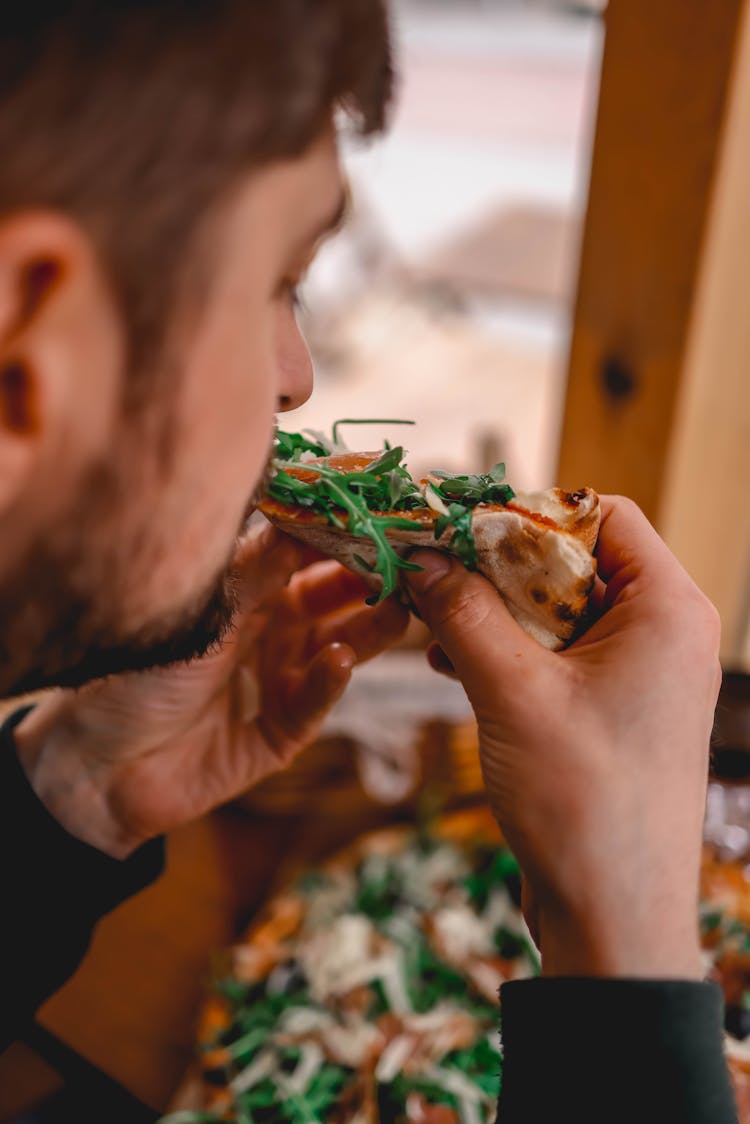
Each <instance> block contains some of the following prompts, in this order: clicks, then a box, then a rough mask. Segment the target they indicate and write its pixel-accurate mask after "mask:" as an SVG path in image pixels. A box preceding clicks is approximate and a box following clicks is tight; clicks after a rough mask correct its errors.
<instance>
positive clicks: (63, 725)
mask: <svg viewBox="0 0 750 1124" xmlns="http://www.w3.org/2000/svg"><path fill="white" fill-rule="evenodd" d="M82 741H83V734H82V732H81V731H80V729H78V727H77V724H76V723H75V721H74V719H73V717H72V715H71V713H70V710H69V708H68V707H67V706H66V705H65V702H64V700H63V698H62V697H57V696H54V695H53V696H50V697H49V698H47V699H44V700H42V702H41V703H40V704H39V705H38V706H37V707H35V708H34V710H32V711H30V712H29V714H27V715H26V717H25V718H24V719H23V720H22V721H21V722H20V724H19V725H18V726H17V727H16V729H15V747H16V754H17V756H18V760H19V762H20V765H21V768H22V769H23V771H24V773H25V775H26V778H27V780H28V782H29V784H30V786H31V788H32V789H33V791H34V793H35V795H36V796H37V798H38V799H39V800H40V801H41V803H42V804H44V806H45V808H46V809H47V811H48V812H49V813H50V815H51V816H52V817H53V818H54V819H56V820H57V822H58V823H59V824H60V826H61V827H62V828H64V829H65V831H67V832H68V834H69V835H72V836H73V837H74V838H76V839H78V840H80V841H81V842H82V843H86V844H88V845H89V846H91V847H95V848H96V849H97V850H99V851H102V852H104V854H106V855H109V856H110V857H111V858H115V859H125V858H127V857H128V855H130V854H131V853H132V852H133V851H134V850H135V849H136V848H137V847H138V846H139V845H140V844H141V843H143V842H144V840H143V839H136V838H133V837H132V836H131V835H130V834H129V833H128V832H126V831H124V830H123V828H122V826H121V825H120V824H119V823H118V822H117V820H116V818H115V817H114V816H113V814H112V810H111V806H110V802H109V799H108V792H109V788H110V786H109V784H108V779H109V778H108V775H107V771H106V770H105V769H103V768H99V769H92V768H91V767H90V765H89V763H88V761H87V758H86V755H85V751H84V749H85V747H84V746H83V744H82Z"/></svg>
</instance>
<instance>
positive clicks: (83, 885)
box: [0, 708, 737, 1124]
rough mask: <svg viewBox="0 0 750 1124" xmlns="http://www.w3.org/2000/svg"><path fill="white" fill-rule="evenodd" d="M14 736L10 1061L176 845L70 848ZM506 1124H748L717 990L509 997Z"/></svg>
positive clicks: (6, 954)
mask: <svg viewBox="0 0 750 1124" xmlns="http://www.w3.org/2000/svg"><path fill="white" fill-rule="evenodd" d="M26 713H28V708H26V709H24V710H20V711H17V712H16V713H15V714H14V715H12V716H11V717H10V718H9V719H7V720H6V722H5V723H4V725H3V726H2V727H1V728H0V845H1V847H2V851H1V853H2V856H3V859H2V873H0V887H1V889H2V897H1V898H0V900H1V901H2V905H3V909H2V920H1V921H0V934H2V935H1V936H0V1050H2V1049H3V1048H4V1047H5V1046H6V1045H8V1043H9V1042H11V1041H13V1039H14V1038H16V1037H18V1036H19V1035H20V1034H22V1033H23V1031H24V1029H25V1027H26V1025H27V1024H28V1023H29V1021H30V1020H31V1019H32V1018H33V1015H34V1013H35V1011H36V1009H37V1008H38V1007H39V1005H40V1004H41V1003H42V1002H43V1001H44V1000H45V999H46V998H47V997H48V996H49V995H51V994H52V993H53V992H54V991H56V990H57V988H59V987H60V986H61V985H62V984H63V983H64V982H65V981H66V980H67V979H68V978H69V977H70V976H71V975H72V974H73V972H74V971H75V970H76V968H77V967H78V965H79V963H80V961H81V959H82V958H83V956H84V954H85V952H86V949H87V948H88V945H89V942H90V939H91V934H92V932H93V930H94V927H95V925H96V923H97V921H98V920H99V918H100V917H103V916H104V914H106V913H108V912H109V911H110V910H112V909H114V908H115V906H117V905H118V904H119V903H120V902H122V901H124V900H125V899H126V898H128V897H130V896H131V895H132V894H134V893H136V892H137V891H138V890H141V889H143V888H144V887H145V886H147V885H148V884H149V883H151V882H152V881H154V879H155V878H157V877H158V875H159V874H160V873H161V871H162V869H163V865H164V843H163V840H161V839H157V840H154V841H153V842H151V843H147V844H146V845H145V846H144V847H141V848H140V849H139V850H138V851H136V852H135V854H133V855H132V856H131V857H130V858H129V859H126V860H125V861H122V862H121V861H118V860H116V859H111V858H108V857H107V856H106V855H104V854H102V853H101V852H100V851H97V850H96V849H95V848H93V847H89V846H87V845H86V844H85V843H81V842H80V841H79V840H77V839H75V838H73V836H71V835H69V834H68V833H67V832H66V831H65V830H64V829H63V828H62V827H61V826H60V824H59V823H58V822H57V821H56V820H55V819H54V818H53V817H52V816H51V815H50V814H49V812H47V810H46V808H45V807H44V805H43V804H42V803H41V801H40V800H39V799H38V798H37V797H36V795H35V793H34V791H33V789H32V788H31V786H30V784H29V782H28V780H27V778H26V775H25V773H24V772H23V770H22V768H21V766H20V763H19V761H18V758H17V756H16V753H15V747H14V744H13V728H14V727H15V726H16V725H17V724H18V723H19V722H20V721H21V719H22V718H23V717H24V715H25V714H26ZM501 1004H502V1035H503V1048H504V1065H503V1084H502V1093H501V1096H500V1104H499V1119H500V1121H501V1122H502V1124H537V1122H538V1124H547V1121H550V1122H552V1121H559V1122H561V1124H594V1121H596V1124H620V1122H622V1124H624V1122H625V1121H627V1122H628V1124H657V1122H658V1124H736V1121H737V1115H736V1111H735V1107H734V1099H733V1096H732V1091H731V1086H730V1083H729V1078H728V1073H727V1068H726V1064H725V1061H724V1056H723V1052H722V1043H723V1033H722V997H721V992H720V990H719V989H718V987H716V986H715V985H714V984H709V983H693V982H688V981H659V980H648V981H643V980H592V979H536V980H523V981H517V982H514V983H508V984H505V985H504V987H503V988H502V990H501Z"/></svg>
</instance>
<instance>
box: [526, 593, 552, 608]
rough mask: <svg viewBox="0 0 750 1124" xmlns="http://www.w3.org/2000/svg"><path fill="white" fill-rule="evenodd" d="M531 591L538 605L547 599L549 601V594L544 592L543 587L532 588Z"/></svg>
mask: <svg viewBox="0 0 750 1124" xmlns="http://www.w3.org/2000/svg"><path fill="white" fill-rule="evenodd" d="M529 592H530V593H531V596H532V598H533V599H534V601H536V603H537V605H543V604H544V603H545V601H549V596H548V595H547V594H546V593H545V592H544V590H543V589H532V590H529Z"/></svg>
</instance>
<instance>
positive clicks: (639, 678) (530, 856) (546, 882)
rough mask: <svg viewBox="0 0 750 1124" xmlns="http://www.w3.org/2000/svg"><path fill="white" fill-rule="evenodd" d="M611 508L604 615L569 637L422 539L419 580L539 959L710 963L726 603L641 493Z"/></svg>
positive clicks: (659, 972) (669, 972) (413, 578)
mask: <svg viewBox="0 0 750 1124" xmlns="http://www.w3.org/2000/svg"><path fill="white" fill-rule="evenodd" d="M602 511H603V518H602V526H601V531H600V536H599V545H598V551H597V553H598V562H599V579H600V581H599V584H598V587H597V590H596V592H595V598H594V600H595V603H597V604H598V606H599V608H600V609H601V615H600V616H599V619H598V620H597V621H596V623H595V624H593V625H592V626H591V627H590V628H589V630H588V631H587V632H586V633H585V634H584V635H583V636H581V637H580V638H579V639H578V640H577V641H576V642H575V643H574V644H573V645H572V646H571V647H570V648H568V649H567V650H566V651H564V652H559V653H553V652H549V651H547V650H546V649H544V648H542V647H541V646H540V645H539V644H537V643H536V642H535V641H534V640H532V639H531V638H530V637H529V636H528V635H527V634H526V633H525V632H523V630H522V629H521V628H520V627H519V625H517V624H516V622H515V621H514V620H513V618H512V617H511V616H510V614H509V612H508V610H507V609H506V607H505V605H504V603H503V601H502V599H501V598H500V597H499V595H498V594H497V593H496V592H495V590H494V589H493V587H492V586H491V585H490V583H489V582H487V581H486V580H485V579H484V578H482V577H481V576H480V575H478V574H469V573H467V572H466V570H465V569H464V568H463V566H461V565H460V563H457V562H454V561H453V560H451V559H450V558H449V557H448V556H447V555H444V554H438V553H436V552H434V551H424V552H421V551H420V552H418V554H417V555H416V556H415V560H416V561H418V562H419V564H420V565H421V566H423V567H424V569H423V572H422V573H415V574H412V575H410V576H409V588H410V591H411V594H412V596H413V598H414V601H415V603H416V605H417V608H418V609H419V612H420V614H421V615H422V616H423V617H424V619H425V621H426V622H427V624H428V625H429V626H430V628H431V629H432V632H433V634H434V636H435V639H436V640H437V642H438V644H439V645H440V649H438V650H437V651H436V652H434V653H433V664H435V665H436V666H441V665H442V667H443V669H444V670H448V671H451V670H455V674H457V675H458V676H459V678H460V679H461V680H462V682H463V683H464V686H465V688H466V691H467V693H468V695H469V698H470V700H471V703H472V705H473V707H474V711H475V714H476V717H477V721H478V724H479V738H480V753H481V760H482V769H483V773H484V778H485V783H486V786H487V791H488V794H489V799H490V802H491V805H492V808H493V810H494V813H495V815H496V817H497V819H498V822H499V824H500V826H501V828H502V830H503V832H504V833H505V836H506V838H507V840H508V843H509V844H510V846H511V847H512V849H513V850H514V852H515V854H516V856H517V858H518V860H519V862H520V864H521V867H522V869H523V871H524V875H525V878H526V880H527V883H528V887H529V889H530V890H531V894H530V896H529V898H528V899H527V901H528V903H529V904H530V906H531V909H530V912H531V913H532V915H533V916H532V917H531V921H532V926H533V928H534V929H535V932H536V934H537V936H538V939H539V941H540V945H541V950H542V956H543V972H544V974H545V975H589V976H590V975H599V976H619V977H625V976H630V977H657V978H665V977H680V978H699V977H700V975H701V958H700V950H699V943H698V926H697V903H698V880H699V872H700V857H701V839H702V823H703V816H704V807H705V797H706V784H707V775H708V754H709V739H710V732H711V726H712V721H713V714H714V708H715V705H716V700H717V696H718V690H719V686H720V683H721V670H720V666H719V659H718V652H719V632H720V628H719V619H718V614H717V612H716V610H715V609H714V608H713V606H712V605H711V604H710V602H709V601H708V600H707V599H706V598H705V597H704V595H703V594H702V593H701V592H700V590H699V589H698V588H697V586H696V585H695V584H694V583H693V582H692V580H691V579H690V578H689V577H688V575H687V574H686V572H685V571H684V570H683V569H682V567H681V566H680V565H679V563H678V562H677V561H676V559H675V558H674V556H673V555H672V554H671V553H670V551H669V550H668V548H667V547H666V545H665V544H664V543H663V542H662V540H661V539H660V538H659V536H658V535H657V534H656V532H655V531H654V529H653V528H652V527H651V525H650V524H649V523H648V521H647V520H646V518H645V517H644V515H643V514H642V513H641V512H640V511H639V509H638V508H637V507H636V506H635V505H634V504H633V503H632V502H631V501H629V500H626V499H622V498H620V497H604V498H603V499H602ZM531 903H533V905H532V904H531Z"/></svg>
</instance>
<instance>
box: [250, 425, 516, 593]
mask: <svg viewBox="0 0 750 1124" xmlns="http://www.w3.org/2000/svg"><path fill="white" fill-rule="evenodd" d="M356 424H381V425H413V424H414V423H413V422H410V421H402V420H397V419H386V418H364V419H355V418H343V419H341V420H340V421H337V422H336V423H335V425H334V427H333V435H332V438H331V439H330V440H329V439H328V438H327V437H326V436H325V435H324V434H320V433H317V432H315V431H311V430H307V431H305V432H303V433H285V432H283V431H279V432H278V434H277V438H276V456H275V459H274V468H275V475H274V476H273V477H272V479H271V481H270V483H269V485H268V493H269V495H270V496H271V498H272V499H274V500H276V501H277V503H280V504H283V505H285V506H292V507H296V506H299V507H302V508H305V509H306V510H308V511H310V512H311V513H315V514H318V515H323V516H325V518H326V519H327V520H328V522H329V523H330V524H331V525H332V526H334V527H337V528H338V529H339V530H348V531H349V532H350V533H351V534H353V535H357V536H361V537H364V538H369V539H370V540H371V542H372V543H373V544H374V546H375V549H376V559H375V563H374V565H373V566H370V565H369V564H368V563H366V562H364V560H363V559H362V558H361V557H358V558H357V561H358V563H359V565H361V566H362V567H363V568H365V569H369V570H373V571H375V572H376V573H378V574H379V575H380V577H381V578H382V581H383V588H382V590H381V593H380V595H379V597H377V599H376V600H377V601H382V600H384V599H385V598H386V597H388V596H390V594H392V593H393V592H394V591H395V589H396V587H397V584H398V578H399V572H400V571H402V570H406V571H408V570H412V571H413V570H418V569H419V567H418V566H416V565H414V564H413V563H411V562H407V561H405V560H404V559H403V558H401V557H400V556H399V555H398V553H397V552H396V550H395V549H394V547H393V545H392V544H391V543H390V542H389V541H388V539H387V537H386V536H387V532H388V531H390V530H409V531H413V530H414V529H415V523H414V521H413V520H410V519H404V518H400V517H399V513H404V514H408V513H411V512H415V511H419V512H422V513H428V512H430V511H431V509H430V508H429V505H428V504H427V501H426V500H425V497H424V495H423V493H422V490H421V489H420V487H419V484H418V483H417V482H416V481H415V480H414V479H413V478H412V476H411V474H410V472H409V470H408V468H407V467H406V465H405V464H403V463H402V462H403V458H404V449H403V447H402V446H401V445H396V446H394V447H393V448H392V447H391V446H390V445H389V444H388V443H387V442H386V447H385V449H384V451H383V452H382V453H381V454H380V455H379V456H377V457H376V458H375V459H374V460H373V461H371V462H370V463H369V464H367V465H365V466H364V467H363V468H361V469H358V470H356V471H347V470H345V469H340V468H333V467H331V466H330V465H328V464H325V463H320V462H315V463H310V465H309V468H310V478H309V479H300V477H299V476H298V475H297V472H296V471H292V470H299V469H300V468H305V467H306V463H307V460H308V459H309V458H305V460H304V461H303V460H302V457H303V455H304V454H313V456H315V457H326V456H329V455H330V454H331V451H332V450H335V449H340V448H341V445H340V442H339V432H338V431H339V427H340V426H342V425H356ZM313 473H314V475H313ZM432 475H434V476H435V477H436V478H438V480H439V483H438V484H435V483H434V482H432V481H431V482H430V483H429V484H428V487H430V488H431V490H432V491H433V492H435V494H436V495H437V496H439V497H440V499H441V500H442V501H443V502H444V503H446V504H447V505H448V515H441V516H439V518H438V519H437V520H436V522H435V527H434V530H435V539H436V540H439V539H440V538H441V537H442V536H443V535H444V533H445V532H446V530H447V529H448V528H449V527H450V528H451V529H452V534H451V536H450V539H449V540H446V543H445V544H444V545H445V546H446V548H447V549H448V550H450V551H451V552H452V553H453V554H455V555H456V557H457V558H459V559H460V560H461V561H462V562H463V563H464V565H465V566H466V567H467V568H468V569H471V570H473V569H476V567H477V553H476V546H475V543H474V535H473V532H472V526H471V519H472V510H473V508H474V507H476V506H477V504H480V503H492V504H504V503H507V502H509V500H511V499H512V498H513V496H514V495H515V493H514V492H513V489H512V488H510V487H509V485H507V484H505V483H504V479H505V465H504V464H496V465H495V466H494V467H493V468H492V469H490V471H489V472H487V473H478V474H475V475H473V476H468V475H460V474H451V473H448V472H444V471H437V472H435V473H434V474H432ZM372 600H373V599H371V601H372Z"/></svg>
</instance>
